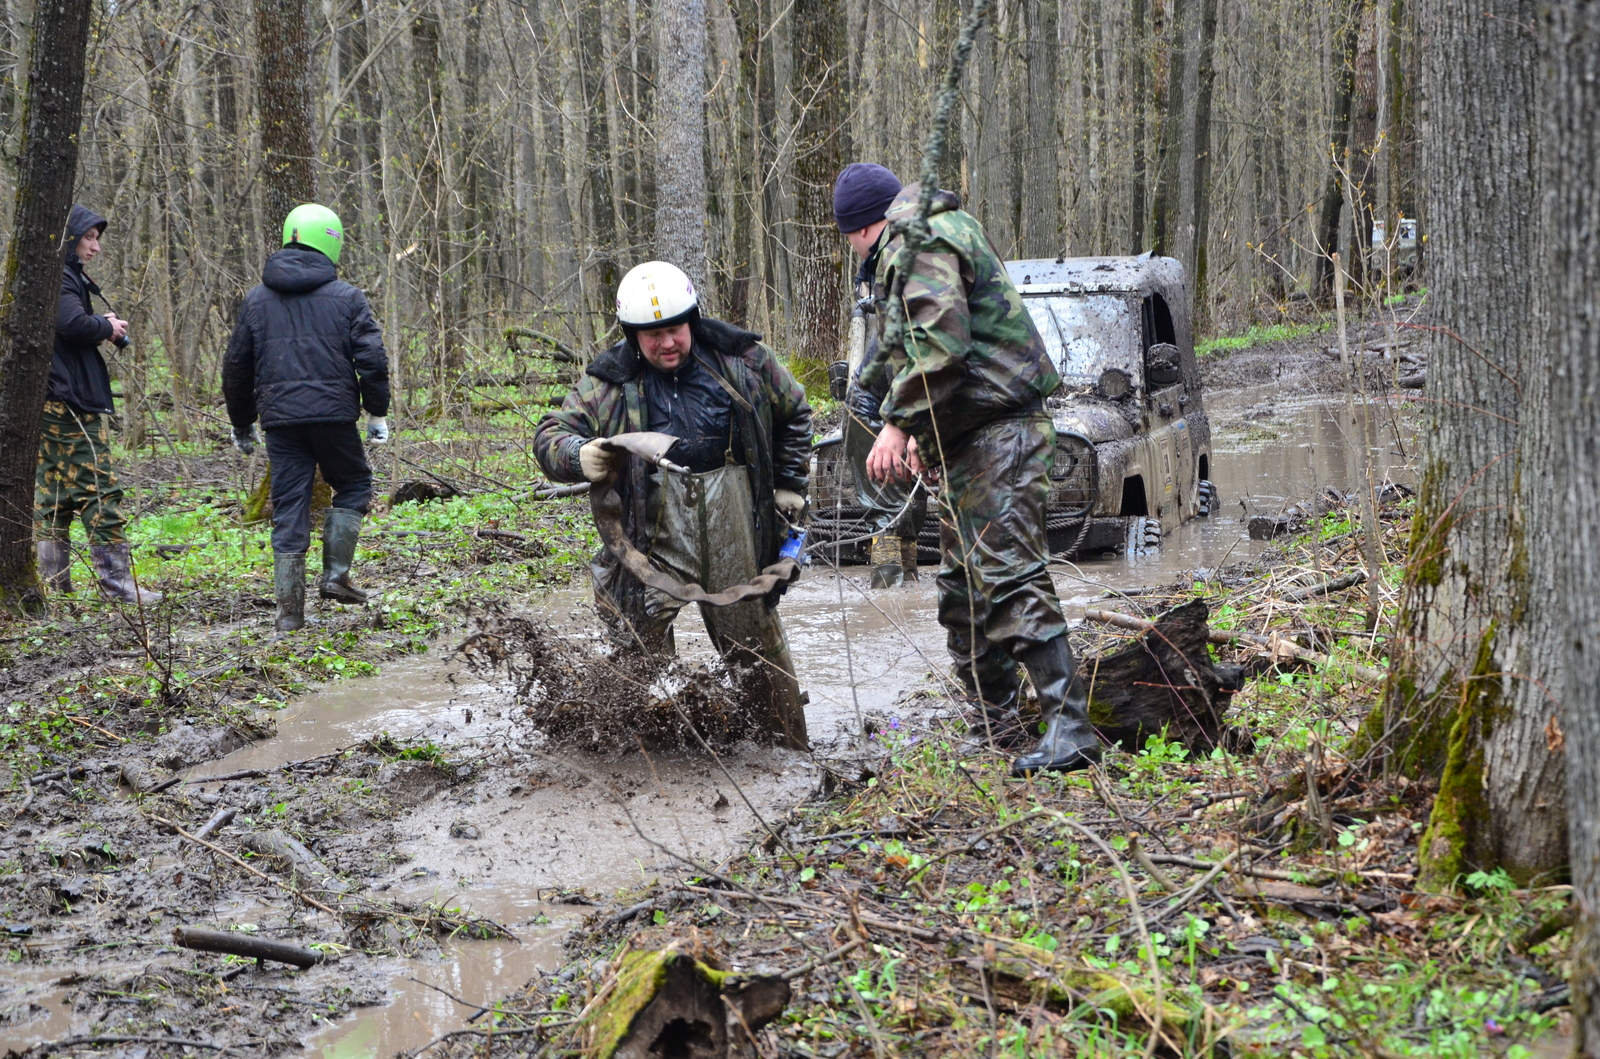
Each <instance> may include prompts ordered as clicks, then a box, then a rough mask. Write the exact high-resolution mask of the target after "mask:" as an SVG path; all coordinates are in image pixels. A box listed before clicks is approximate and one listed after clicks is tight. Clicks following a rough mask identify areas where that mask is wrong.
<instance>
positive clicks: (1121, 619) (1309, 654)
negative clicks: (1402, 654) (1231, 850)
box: [1083, 610, 1389, 684]
mask: <svg viewBox="0 0 1600 1059" xmlns="http://www.w3.org/2000/svg"><path fill="white" fill-rule="evenodd" d="M1083 618H1084V620H1085V621H1092V622H1098V623H1099V624H1101V625H1114V626H1116V627H1117V628H1119V629H1129V630H1131V631H1133V632H1146V631H1148V630H1150V629H1153V628H1155V626H1156V623H1155V622H1153V621H1146V620H1145V619H1144V618H1135V617H1133V616H1132V615H1131V614H1118V613H1116V612H1115V611H1110V610H1086V611H1084V612H1083ZM1206 639H1208V640H1210V641H1211V642H1212V643H1216V644H1225V643H1232V642H1233V641H1234V640H1243V641H1244V642H1245V643H1248V644H1254V645H1255V646H1257V647H1265V648H1266V649H1267V650H1269V651H1271V652H1272V653H1273V654H1274V655H1277V654H1285V655H1289V656H1290V657H1292V658H1298V659H1300V660H1301V661H1303V662H1310V663H1312V664H1313V665H1319V666H1331V665H1333V659H1332V658H1329V657H1328V656H1327V655H1325V654H1320V653H1318V652H1316V651H1311V650H1308V649H1306V648H1304V647H1301V646H1300V645H1299V644H1297V643H1293V642H1292V641H1290V640H1286V639H1284V638H1283V637H1282V636H1278V635H1277V634H1273V635H1271V636H1257V635H1256V634H1255V633H1252V632H1236V631H1229V630H1227V629H1209V630H1207V632H1206ZM1350 671H1351V672H1352V673H1353V674H1354V675H1355V676H1356V677H1357V678H1358V679H1360V680H1364V681H1366V682H1367V683H1369V684H1381V683H1383V682H1384V681H1385V680H1388V679H1389V674H1388V672H1386V671H1385V670H1382V669H1374V668H1372V667H1371V666H1364V665H1359V664H1352V665H1351V667H1350Z"/></svg>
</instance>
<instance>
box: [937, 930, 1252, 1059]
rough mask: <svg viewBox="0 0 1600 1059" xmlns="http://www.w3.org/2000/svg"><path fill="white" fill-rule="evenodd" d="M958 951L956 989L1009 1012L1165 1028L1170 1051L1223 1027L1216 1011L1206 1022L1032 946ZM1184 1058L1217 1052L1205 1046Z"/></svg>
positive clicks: (998, 944)
mask: <svg viewBox="0 0 1600 1059" xmlns="http://www.w3.org/2000/svg"><path fill="white" fill-rule="evenodd" d="M957 953H958V954H957V955H956V957H955V959H954V960H952V962H951V979H952V982H953V984H954V985H955V987H956V989H958V990H960V991H961V992H962V993H965V994H966V995H968V996H970V997H973V998H975V999H978V1000H982V1001H984V1002H985V1003H987V1004H993V1005H994V1006H995V1007H998V1008H1001V1009H1003V1010H1005V1011H1008V1012H1010V1011H1020V1010H1024V1009H1027V1008H1036V1007H1042V1008H1045V1009H1046V1010H1050V1011H1056V1012H1065V1011H1074V1010H1076V1011H1085V1012H1088V1011H1094V1012H1104V1013H1106V1014H1108V1015H1110V1016H1112V1017H1113V1018H1114V1019H1115V1021H1116V1025H1117V1028H1118V1029H1119V1030H1123V1031H1129V1032H1144V1033H1149V1032H1150V1029H1151V1028H1152V1027H1156V1026H1159V1027H1160V1039H1161V1040H1163V1041H1165V1042H1166V1043H1167V1044H1168V1046H1169V1047H1171V1046H1173V1045H1175V1044H1178V1043H1179V1042H1181V1041H1183V1040H1185V1039H1187V1038H1189V1037H1191V1036H1193V1035H1195V1034H1203V1033H1204V1031H1205V1030H1206V1029H1207V1028H1208V1025H1209V1026H1220V1025H1221V1020H1218V1019H1215V1017H1214V1015H1215V1013H1213V1019H1211V1020H1207V1019H1206V1017H1205V1009H1204V1005H1203V1004H1202V1005H1201V1006H1200V1008H1199V1009H1198V1010H1190V1009H1189V1008H1187V1007H1184V1006H1183V1005H1181V1004H1179V1003H1176V1002H1174V1001H1172V1000H1170V999H1167V997H1158V996H1157V995H1154V994H1152V993H1150V992H1147V991H1146V990H1144V989H1143V988H1141V987H1139V986H1136V985H1133V984H1130V983H1129V982H1126V981H1124V980H1122V979H1121V978H1118V977H1117V976H1116V975H1113V974H1109V973H1107V972H1105V971H1101V970H1096V969H1094V968H1091V967H1088V966H1085V965H1084V964H1082V963H1080V962H1078V961H1077V960H1075V959H1072V958H1070V957H1065V956H1058V955H1056V954H1055V953H1053V952H1048V951H1046V950H1044V949H1041V948H1038V947H1037V946H1034V945H1030V944H1028V943H1027V942H1023V941H1013V940H1011V939H1007V938H998V937H997V938H995V939H993V940H991V941H987V942H985V943H984V944H983V945H982V946H976V945H972V946H960V947H958V949H957ZM1158 1012H1159V1018H1158V1017H1157V1015H1158ZM1174 1037H1175V1038H1176V1039H1173V1038H1174ZM1199 1043H1201V1044H1202V1045H1208V1044H1210V1043H1212V1042H1210V1041H1205V1042H1199ZM1184 1054H1195V1055H1208V1054H1211V1053H1210V1050H1209V1048H1205V1047H1202V1048H1201V1049H1199V1050H1196V1051H1194V1052H1192V1053H1191V1052H1188V1051H1185V1052H1184Z"/></svg>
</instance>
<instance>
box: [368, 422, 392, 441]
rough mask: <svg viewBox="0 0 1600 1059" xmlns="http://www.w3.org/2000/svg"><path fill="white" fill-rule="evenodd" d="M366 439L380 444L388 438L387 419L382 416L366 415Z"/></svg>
mask: <svg viewBox="0 0 1600 1059" xmlns="http://www.w3.org/2000/svg"><path fill="white" fill-rule="evenodd" d="M367 440H368V441H370V442H372V444H374V445H382V444H383V443H385V442H386V441H388V440H389V420H388V419H387V418H385V417H384V416H368V417H367Z"/></svg>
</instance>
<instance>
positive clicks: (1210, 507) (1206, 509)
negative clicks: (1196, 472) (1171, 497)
mask: <svg viewBox="0 0 1600 1059" xmlns="http://www.w3.org/2000/svg"><path fill="white" fill-rule="evenodd" d="M1199 493H1200V495H1199V496H1198V497H1197V500H1198V506H1199V510H1198V511H1196V512H1195V514H1197V515H1199V516H1200V517H1201V518H1206V517H1207V516H1209V515H1212V514H1215V513H1216V510H1217V505H1218V504H1220V503H1221V502H1222V501H1221V499H1220V498H1219V497H1218V496H1217V487H1216V486H1215V485H1214V484H1212V483H1211V482H1208V481H1206V480H1205V479H1204V478H1202V479H1200V490H1199Z"/></svg>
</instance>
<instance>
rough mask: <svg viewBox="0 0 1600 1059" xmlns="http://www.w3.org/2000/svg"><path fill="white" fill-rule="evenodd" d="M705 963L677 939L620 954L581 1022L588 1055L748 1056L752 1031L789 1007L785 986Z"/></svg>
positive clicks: (641, 1058)
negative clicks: (659, 946) (687, 1045)
mask: <svg viewBox="0 0 1600 1059" xmlns="http://www.w3.org/2000/svg"><path fill="white" fill-rule="evenodd" d="M708 959H709V958H708V957H707V956H706V954H705V953H704V952H703V951H699V950H697V949H696V947H695V946H694V945H693V944H692V943H691V942H686V941H684V940H681V939H680V940H675V941H672V942H670V943H668V944H667V945H665V946H664V947H662V948H659V949H636V950H634V951H632V952H628V953H625V954H624V955H623V956H622V957H621V958H620V959H619V960H618V961H617V966H616V970H615V971H614V972H613V973H612V976H611V977H610V978H609V979H608V980H607V981H606V982H605V984H603V985H602V986H601V988H600V990H599V992H597V993H596V994H595V999H594V1000H593V1001H591V1002H590V1004H589V1006H588V1007H587V1008H586V1009H585V1010H584V1012H583V1014H582V1015H581V1016H580V1018H579V1021H580V1023H582V1024H583V1027H584V1034H585V1036H586V1038H587V1039H586V1045H587V1047H586V1048H585V1051H586V1053H587V1054H589V1055H591V1056H595V1057H596V1059H613V1057H615V1059H649V1057H651V1056H659V1055H663V1054H667V1055H670V1054H680V1055H693V1056H694V1057H695V1059H724V1057H729V1059H731V1057H733V1056H743V1055H749V1054H752V1053H753V1049H754V1045H755V1037H754V1034H755V1031H756V1030H759V1029H760V1028H761V1027H763V1026H765V1025H766V1024H767V1023H769V1022H771V1021H773V1020H774V1019H776V1018H777V1017H778V1016H779V1015H781V1014H783V1009H784V1007H785V1006H786V1005H787V1004H788V1003H789V996H790V988H789V982H788V980H787V979H785V978H783V977H780V976H777V975H739V974H733V973H731V972H728V971H722V970H719V969H717V968H716V967H714V966H712V965H711V964H710V963H709V962H707V961H708ZM685 1043H692V1048H690V1049H685V1047H684V1046H685Z"/></svg>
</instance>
